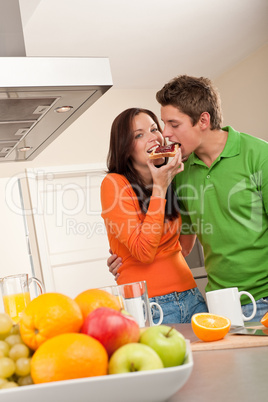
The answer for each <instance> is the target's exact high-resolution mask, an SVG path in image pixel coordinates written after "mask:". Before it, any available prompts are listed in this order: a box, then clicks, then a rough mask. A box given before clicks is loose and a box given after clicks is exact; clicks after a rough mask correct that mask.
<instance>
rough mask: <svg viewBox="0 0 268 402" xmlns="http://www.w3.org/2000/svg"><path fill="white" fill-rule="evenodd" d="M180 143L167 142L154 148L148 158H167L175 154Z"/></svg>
mask: <svg viewBox="0 0 268 402" xmlns="http://www.w3.org/2000/svg"><path fill="white" fill-rule="evenodd" d="M179 148H180V144H169V145H163V146H159V147H157V148H155V149H154V150H153V151H152V152H151V153H150V155H149V158H150V159H159V158H169V157H173V156H175V155H176V153H177V152H178V150H179Z"/></svg>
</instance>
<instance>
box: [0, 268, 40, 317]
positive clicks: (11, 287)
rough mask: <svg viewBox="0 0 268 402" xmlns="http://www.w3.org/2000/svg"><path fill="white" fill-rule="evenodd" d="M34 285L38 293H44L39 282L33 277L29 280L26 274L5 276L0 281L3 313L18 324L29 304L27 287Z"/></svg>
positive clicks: (29, 298)
mask: <svg viewBox="0 0 268 402" xmlns="http://www.w3.org/2000/svg"><path fill="white" fill-rule="evenodd" d="M32 283H36V284H37V286H38V289H39V293H40V294H41V293H44V287H43V284H42V282H41V281H39V279H37V278H35V277H31V278H29V275H28V274H18V275H11V276H5V277H4V278H1V279H0V289H1V293H2V297H3V303H4V309H5V312H6V313H7V314H8V315H9V316H10V317H11V318H12V320H13V321H14V322H15V323H18V322H19V320H20V317H21V315H22V312H23V310H24V309H25V307H26V306H27V305H28V304H29V303H30V301H31V297H30V289H29V286H30V285H31V284H32Z"/></svg>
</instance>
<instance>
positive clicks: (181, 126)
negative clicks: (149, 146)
mask: <svg viewBox="0 0 268 402" xmlns="http://www.w3.org/2000/svg"><path fill="white" fill-rule="evenodd" d="M161 119H162V121H163V123H164V124H165V127H164V131H163V136H164V137H166V138H167V137H168V138H169V141H170V142H178V143H180V144H181V151H182V156H183V159H184V160H186V159H187V158H188V157H189V155H190V154H191V153H192V152H194V151H195V150H196V149H197V148H198V147H199V146H200V142H201V136H200V129H199V124H198V123H197V124H196V125H195V126H193V124H192V121H191V119H190V117H189V116H188V115H187V114H184V113H182V112H180V111H179V109H177V108H176V107H174V106H171V105H168V106H162V107H161Z"/></svg>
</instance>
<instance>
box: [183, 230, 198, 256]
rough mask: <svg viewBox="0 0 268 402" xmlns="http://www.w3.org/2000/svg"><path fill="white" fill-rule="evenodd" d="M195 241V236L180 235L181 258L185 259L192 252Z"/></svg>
mask: <svg viewBox="0 0 268 402" xmlns="http://www.w3.org/2000/svg"><path fill="white" fill-rule="evenodd" d="M195 240H196V235H195V234H189V235H180V244H181V252H182V255H183V257H187V255H189V254H190V252H191V251H192V249H193V247H194V244H195Z"/></svg>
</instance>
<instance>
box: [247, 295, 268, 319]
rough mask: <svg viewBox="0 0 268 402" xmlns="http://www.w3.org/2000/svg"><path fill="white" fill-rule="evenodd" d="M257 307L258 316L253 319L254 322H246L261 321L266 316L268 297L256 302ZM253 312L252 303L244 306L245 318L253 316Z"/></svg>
mask: <svg viewBox="0 0 268 402" xmlns="http://www.w3.org/2000/svg"><path fill="white" fill-rule="evenodd" d="M256 306H257V313H256V315H255V316H254V317H253V318H252V320H250V321H246V322H252V321H253V322H254V321H260V320H261V319H262V317H263V316H264V314H265V313H267V311H268V297H263V298H262V299H259V300H256ZM252 311H253V305H252V303H249V304H244V305H243V306H242V313H243V314H244V316H245V317H249V316H250V315H251V314H252Z"/></svg>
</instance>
